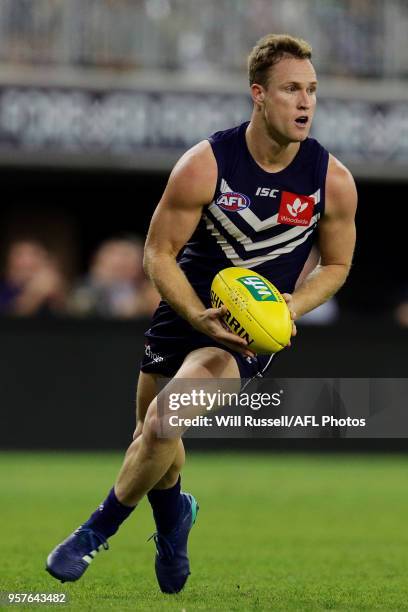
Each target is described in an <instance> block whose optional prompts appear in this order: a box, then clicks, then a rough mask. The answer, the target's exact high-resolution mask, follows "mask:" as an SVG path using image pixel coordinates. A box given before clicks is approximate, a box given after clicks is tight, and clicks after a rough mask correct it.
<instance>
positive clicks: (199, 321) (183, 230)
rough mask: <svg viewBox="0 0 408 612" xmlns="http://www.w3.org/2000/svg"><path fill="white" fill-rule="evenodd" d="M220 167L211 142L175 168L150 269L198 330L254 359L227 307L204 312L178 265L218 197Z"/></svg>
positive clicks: (151, 242)
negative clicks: (231, 327) (227, 317)
mask: <svg viewBox="0 0 408 612" xmlns="http://www.w3.org/2000/svg"><path fill="white" fill-rule="evenodd" d="M216 182H217V164H216V161H215V159H214V155H213V153H212V150H211V146H210V144H209V143H208V141H203V142H201V143H199V144H198V145H196V146H195V147H193V148H192V149H190V150H189V151H187V153H185V154H184V155H183V157H182V158H181V159H180V160H179V162H178V163H177V164H176V166H175V167H174V169H173V171H172V173H171V175H170V179H169V182H168V184H167V187H166V189H165V191H164V194H163V197H162V199H161V200H160V202H159V204H158V206H157V208H156V211H155V213H154V215H153V218H152V221H151V224H150V228H149V233H148V236H147V240H146V246H145V257H144V267H145V271H146V273H147V275H148V276H149V277H150V278H151V280H152V281H153V283H154V284H155V286H156V287H157V289H158V291H159V292H160V295H161V296H162V297H163V299H164V300H166V302H167V303H168V304H169V305H170V306H171V307H172V308H173V309H174V310H175V311H176V312H177V313H178V314H180V315H181V316H182V317H183V318H185V319H186V320H187V321H188V322H189V323H190V324H191V325H192V326H193V327H194V328H195V329H197V330H198V331H200V332H202V333H204V334H206V335H208V336H210V337H211V338H213V339H214V340H216V341H217V342H222V343H223V344H225V345H226V346H228V347H229V348H230V349H232V350H235V351H239V352H242V353H244V354H248V355H252V353H251V352H250V351H249V350H248V349H247V348H246V347H247V343H246V341H245V340H243V339H242V338H239V337H238V336H236V335H234V334H232V333H231V332H229V331H228V330H226V329H225V328H224V326H223V325H222V323H221V317H222V315H223V314H225V312H226V307H225V306H223V307H221V308H208V309H206V307H205V306H204V304H203V303H202V301H201V300H200V298H199V297H198V295H197V293H196V292H195V291H194V289H193V287H192V286H191V284H190V283H189V281H188V279H187V277H186V276H185V274H184V272H183V271H182V270H181V269H180V267H179V266H178V264H177V261H176V257H177V255H178V253H179V251H180V250H181V249H182V248H183V246H184V245H185V244H186V242H188V240H189V239H190V238H191V236H192V234H193V232H194V230H195V229H196V227H197V225H198V223H199V221H200V218H201V214H202V210H203V207H204V206H205V205H206V204H209V203H210V202H211V200H212V198H213V196H214V190H215V185H216Z"/></svg>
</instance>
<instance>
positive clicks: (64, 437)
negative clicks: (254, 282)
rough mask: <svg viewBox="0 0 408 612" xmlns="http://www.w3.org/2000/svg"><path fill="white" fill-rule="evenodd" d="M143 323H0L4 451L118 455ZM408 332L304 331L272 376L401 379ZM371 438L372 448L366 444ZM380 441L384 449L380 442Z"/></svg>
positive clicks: (287, 445)
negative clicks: (89, 451) (112, 452)
mask: <svg viewBox="0 0 408 612" xmlns="http://www.w3.org/2000/svg"><path fill="white" fill-rule="evenodd" d="M146 326H147V322H146V321H135V322H120V321H102V320H70V319H67V320H46V319H31V320H18V319H1V320H0V337H1V356H0V363H1V368H0V398H1V426H0V447H1V448H2V449H38V450H40V449H67V450H75V449H81V450H87V449H101V450H104V449H122V448H125V447H126V446H127V444H128V443H129V441H130V440H131V436H132V432H133V428H134V414H135V409H134V404H135V402H134V394H135V389H136V383H137V376H138V367H139V363H140V360H141V357H142V352H143V332H144V330H145V329H146ZM407 340H408V330H401V329H398V328H396V327H393V326H392V325H389V324H385V323H383V324H379V323H378V321H377V322H375V323H374V322H373V323H371V324H370V323H367V322H366V323H364V325H363V324H362V322H361V321H360V322H358V323H350V324H346V323H342V324H341V325H340V324H339V325H337V326H334V327H301V328H300V331H299V335H298V338H297V340H296V342H295V343H294V345H293V346H292V347H291V348H290V349H288V350H286V351H284V352H282V353H281V354H280V355H279V358H278V359H276V363H275V364H274V370H273V373H274V375H276V377H287V378H289V377H382V378H384V377H390V378H398V377H406V372H407V363H408V360H407V346H408V342H407ZM304 442H307V446H306V447H307V448H318V449H324V448H327V449H337V450H339V449H340V450H342V449H343V448H346V449H347V448H351V449H353V450H361V449H363V450H364V449H371V448H373V449H381V448H383V449H384V450H398V449H406V448H407V444H406V442H407V441H400V444H398V440H388V441H387V440H384V441H381V440H376V441H370V440H366V441H364V443H363V441H360V442H359V440H345V441H335V440H323V441H319V440H308V441H302V440H290V441H287V440H276V439H275V440H264V441H262V442H261V441H259V440H255V441H254V440H245V439H241V440H225V441H224V440H188V441H187V443H188V445H189V446H190V447H194V446H196V447H200V448H208V449H210V448H217V449H220V448H221V447H222V448H234V447H239V446H240V447H241V448H242V446H243V445H245V446H246V447H251V446H253V445H254V444H255V447H256V448H260V447H261V446H262V447H263V448H271V449H275V450H279V449H282V450H288V449H292V450H296V449H304V448H305V444H304ZM370 442H372V444H371V445H370ZM382 442H383V443H382Z"/></svg>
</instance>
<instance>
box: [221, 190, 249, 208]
mask: <svg viewBox="0 0 408 612" xmlns="http://www.w3.org/2000/svg"><path fill="white" fill-rule="evenodd" d="M250 203H251V200H250V199H249V198H248V196H246V195H244V194H243V193H238V192H236V191H228V192H227V193H222V194H221V195H220V197H219V198H218V200H217V201H216V204H217V206H219V207H220V208H222V209H223V210H229V211H230V212H236V211H238V210H244V208H248V206H249V205H250Z"/></svg>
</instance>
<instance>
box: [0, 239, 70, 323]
mask: <svg viewBox="0 0 408 612" xmlns="http://www.w3.org/2000/svg"><path fill="white" fill-rule="evenodd" d="M66 289H67V288H66V282H65V279H64V276H63V274H62V273H61V270H60V269H59V266H58V264H57V261H56V259H55V258H54V257H53V255H52V254H51V253H50V252H49V251H48V250H47V249H46V248H45V247H44V246H43V245H42V244H41V243H40V242H38V241H36V240H29V239H27V240H18V241H16V242H14V243H12V244H11V246H10V248H9V250H8V253H7V255H6V265H5V273H4V278H3V280H1V281H0V313H1V314H12V315H21V316H32V315H44V314H57V313H61V312H63V311H64V309H65V303H66Z"/></svg>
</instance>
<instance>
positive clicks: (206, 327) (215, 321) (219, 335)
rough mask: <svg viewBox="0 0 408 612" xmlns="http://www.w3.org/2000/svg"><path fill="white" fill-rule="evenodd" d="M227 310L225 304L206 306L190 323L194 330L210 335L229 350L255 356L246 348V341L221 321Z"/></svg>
mask: <svg viewBox="0 0 408 612" xmlns="http://www.w3.org/2000/svg"><path fill="white" fill-rule="evenodd" d="M227 312H228V309H227V307H226V306H221V307H220V308H207V310H204V311H202V312H200V313H199V314H198V315H196V316H195V317H193V318H192V319H190V323H191V325H192V326H193V327H194V328H195V329H196V330H198V331H199V332H201V333H202V334H206V335H207V336H210V338H212V339H213V340H215V341H216V342H220V344H224V345H225V346H227V347H228V348H229V349H230V350H232V351H236V352H237V353H241V354H242V355H245V356H246V357H255V353H253V352H252V351H251V350H250V349H249V348H248V343H247V341H246V340H244V339H243V338H240V337H239V336H237V335H235V334H233V333H232V332H231V331H229V329H228V328H227V326H226V325H225V323H224V322H223V320H222V319H223V317H224V315H226V314H227Z"/></svg>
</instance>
